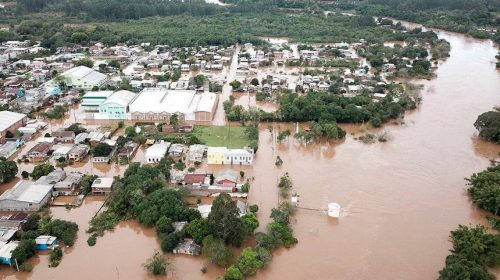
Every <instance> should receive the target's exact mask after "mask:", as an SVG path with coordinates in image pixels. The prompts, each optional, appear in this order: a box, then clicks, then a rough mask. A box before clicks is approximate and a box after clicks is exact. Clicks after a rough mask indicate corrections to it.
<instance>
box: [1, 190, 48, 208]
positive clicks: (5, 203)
mask: <svg viewBox="0 0 500 280" xmlns="http://www.w3.org/2000/svg"><path fill="white" fill-rule="evenodd" d="M50 195H51V192H48V193H47V194H46V195H45V197H44V198H43V200H42V201H41V202H40V203H28V202H24V201H17V200H12V199H8V200H7V199H6V200H0V211H38V210H40V208H42V207H43V206H44V205H46V204H47V203H48V201H49V199H50Z"/></svg>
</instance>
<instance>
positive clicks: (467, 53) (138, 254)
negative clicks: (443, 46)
mask: <svg viewBox="0 0 500 280" xmlns="http://www.w3.org/2000/svg"><path fill="white" fill-rule="evenodd" d="M439 34H440V37H442V38H444V39H446V40H448V41H449V42H450V43H451V46H452V49H451V54H450V55H451V57H450V58H449V59H448V60H447V61H446V62H443V63H440V65H439V68H438V70H437V72H436V74H437V78H435V79H433V80H431V81H422V82H421V83H423V84H424V89H423V91H422V98H423V102H422V104H421V105H420V107H419V108H418V109H417V110H416V111H414V112H411V113H409V114H407V115H406V117H405V119H404V124H403V125H399V126H395V125H388V126H387V127H386V128H385V129H386V130H387V131H388V132H389V133H390V135H391V138H392V140H391V141H389V142H386V143H374V144H364V143H362V142H360V141H358V140H355V139H354V138H355V137H357V136H359V135H361V134H360V133H359V132H358V131H357V129H356V126H352V125H349V126H345V128H346V129H347V130H348V131H349V132H351V133H354V135H352V134H351V133H348V135H347V138H346V139H345V140H342V141H338V142H334V143H320V144H311V145H303V144H300V143H299V142H297V141H295V140H294V139H293V138H292V137H291V138H290V139H289V140H288V141H284V142H283V143H281V144H277V143H276V141H275V140H274V139H273V137H272V134H271V133H270V132H269V131H268V130H267V126H268V124H261V130H260V140H259V141H260V143H259V150H258V154H257V157H256V159H255V161H254V165H253V167H243V168H241V169H242V170H244V171H245V173H246V174H247V176H250V177H254V178H255V180H254V181H253V183H252V187H251V189H250V193H249V203H250V204H258V205H259V209H260V210H259V214H258V216H259V220H260V222H261V227H260V229H261V230H264V228H265V224H266V223H267V222H268V221H269V218H268V217H269V214H270V211H271V209H272V208H273V207H275V206H276V205H277V203H278V191H277V186H276V185H277V180H278V178H279V177H280V176H281V175H282V174H284V173H285V172H288V173H289V174H290V176H291V177H292V179H293V182H294V192H296V193H297V194H299V195H300V202H299V206H301V207H304V208H313V209H318V210H322V209H325V208H326V206H327V204H328V203H329V202H337V203H339V204H340V205H342V215H341V218H339V219H332V218H328V217H327V216H326V214H325V213H324V212H322V211H311V210H303V209H298V210H297V212H296V214H295V216H294V222H293V229H294V232H295V234H296V236H297V238H298V239H299V243H298V244H297V245H296V246H294V247H292V248H291V249H289V250H286V249H281V250H278V251H277V252H276V253H275V254H274V258H273V262H272V264H271V265H270V266H269V267H267V268H265V269H263V270H262V271H260V272H259V273H258V274H257V276H256V277H255V278H256V279H436V278H437V276H438V271H439V270H440V269H441V268H442V267H443V265H444V260H445V257H446V255H448V251H449V249H450V248H451V244H450V243H449V242H448V235H449V232H450V231H451V230H453V229H455V228H456V227H457V225H458V224H469V223H472V224H477V223H483V224H486V220H485V219H484V217H485V213H484V212H483V211H480V210H478V209H477V208H476V207H475V206H473V205H472V204H471V203H470V201H469V199H468V196H467V193H466V191H465V190H466V185H465V181H464V179H463V178H464V177H468V176H469V175H471V174H472V173H473V172H477V171H480V170H481V169H483V168H485V167H486V166H488V165H489V161H490V160H492V159H498V158H499V152H500V148H499V146H495V145H494V144H490V143H486V142H484V141H482V140H480V139H478V138H477V137H476V134H477V133H476V130H475V129H474V127H473V123H474V121H475V119H476V117H477V115H479V114H480V113H482V112H485V111H487V110H489V109H491V108H492V107H494V106H498V105H500V73H499V72H498V71H497V70H495V65H494V57H495V55H496V54H497V49H496V48H495V47H494V46H493V44H492V43H491V42H489V41H481V40H476V39H472V38H469V37H465V36H462V35H457V34H454V33H448V32H440V33H439ZM235 60H236V59H234V58H233V64H234V63H235V62H234V61H235ZM233 66H234V65H233ZM234 70H235V67H231V69H230V71H229V73H228V74H227V75H228V79H227V80H228V81H231V80H232V79H233V78H234V76H235V72H234ZM231 77H233V78H231ZM229 95H230V86H229V85H228V84H226V85H224V89H223V93H222V96H221V98H220V104H219V108H218V111H217V114H216V116H215V119H214V124H216V125H223V124H225V118H224V112H223V108H222V102H223V101H224V100H227V99H228V98H229ZM239 99H241V101H239V102H240V103H238V101H237V104H244V103H245V102H244V101H245V100H247V104H248V106H255V104H257V103H256V101H255V96H250V98H249V96H248V95H247V94H244V95H243V96H241V97H240V98H239ZM262 106H266V105H262ZM267 106H270V107H269V110H270V111H271V110H272V109H273V108H272V105H267ZM71 118H73V115H72V116H71ZM75 118H78V117H75ZM73 121H74V120H73ZM70 122H71V121H70ZM272 125H273V127H274V129H273V130H274V132H276V131H278V130H280V129H284V128H285V127H287V126H290V124H272ZM291 126H292V127H293V125H291ZM292 130H293V129H292ZM275 134H276V133H275ZM30 144H31V143H30ZM27 148H29V147H25V149H24V151H27ZM278 155H279V156H280V157H281V158H282V159H283V161H284V164H283V165H282V166H281V167H276V166H275V165H274V162H275V159H276V156H278ZM143 158H144V151H143V149H140V150H139V151H138V153H137V154H136V156H135V158H134V161H142V160H143ZM221 168H222V167H220V166H207V167H205V166H203V167H202V169H204V170H206V171H208V172H216V171H218V170H220V169H221ZM32 169H33V165H31V164H21V166H20V172H21V171H22V170H27V171H31V170H32ZM65 169H66V170H73V169H78V170H79V171H81V172H84V173H93V174H96V175H107V176H111V175H118V174H123V172H124V170H125V167H124V166H119V165H115V164H113V165H107V164H92V163H75V165H73V166H68V167H66V168H65ZM236 169H238V170H239V169H240V167H237V168H236ZM11 185H12V184H11ZM11 185H4V186H2V191H4V190H5V189H6V188H8V187H10V186H11ZM102 203H103V198H99V197H97V198H95V197H90V198H89V197H88V198H86V200H85V201H84V203H83V205H82V206H81V207H79V208H75V209H72V210H67V209H65V208H64V207H52V208H51V211H52V213H53V216H54V217H55V218H61V219H66V220H71V221H75V222H76V223H78V225H79V227H80V229H79V233H78V239H77V241H76V244H75V246H74V247H73V248H66V249H65V254H64V257H63V259H62V261H61V264H60V265H59V267H57V268H48V255H47V254H38V255H37V256H35V257H34V258H33V259H32V263H33V264H34V269H33V271H32V272H31V273H15V272H14V270H13V269H10V268H7V267H4V268H3V269H2V270H1V271H0V277H1V278H2V279H67V278H68V276H69V277H70V278H71V279H148V278H153V277H151V276H149V275H147V274H146V272H145V271H144V269H143V267H142V264H143V263H144V262H145V261H146V259H147V258H148V257H150V256H151V255H152V254H153V252H154V250H160V246H159V241H158V239H157V236H156V233H155V231H154V229H151V228H144V227H141V226H140V225H139V224H138V223H136V222H133V221H128V222H123V223H121V224H119V226H117V227H116V229H115V230H114V231H113V232H107V233H106V234H105V235H104V237H101V238H98V240H97V244H96V245H95V246H94V247H89V246H88V245H87V242H86V240H87V234H86V233H85V231H86V229H87V228H88V221H89V220H90V219H91V218H92V217H93V215H94V214H95V213H96V211H97V210H98V209H99V208H100V207H101V205H102ZM173 262H174V265H175V273H174V274H173V275H170V278H172V279H215V278H216V277H217V276H219V275H221V274H222V272H223V271H222V270H221V269H216V268H215V267H213V266H209V267H208V272H207V273H206V274H202V273H201V271H200V269H201V268H202V267H203V266H205V265H206V264H205V261H204V259H203V258H201V257H198V258H195V257H186V256H182V257H177V256H176V257H173ZM497 276H498V275H497Z"/></svg>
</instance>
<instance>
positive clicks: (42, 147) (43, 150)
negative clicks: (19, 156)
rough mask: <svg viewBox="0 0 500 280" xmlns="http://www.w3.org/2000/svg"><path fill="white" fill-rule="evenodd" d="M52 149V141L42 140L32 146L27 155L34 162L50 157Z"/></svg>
mask: <svg viewBox="0 0 500 280" xmlns="http://www.w3.org/2000/svg"><path fill="white" fill-rule="evenodd" d="M51 149H52V143H46V142H41V143H38V144H36V145H35V146H34V147H33V148H31V149H30V150H29V151H28V153H27V154H26V156H27V157H28V158H29V160H30V161H32V162H40V161H44V160H46V159H47V158H48V157H49V153H50V150H51Z"/></svg>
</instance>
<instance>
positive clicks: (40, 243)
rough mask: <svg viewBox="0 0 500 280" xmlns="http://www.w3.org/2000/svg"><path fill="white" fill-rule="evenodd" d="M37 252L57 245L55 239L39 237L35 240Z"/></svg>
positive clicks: (46, 236) (44, 236) (47, 236)
mask: <svg viewBox="0 0 500 280" xmlns="http://www.w3.org/2000/svg"><path fill="white" fill-rule="evenodd" d="M35 242H36V249H37V250H49V249H52V248H54V247H55V246H56V245H57V238H56V237H55V236H50V235H40V236H38V237H37V238H36V239H35Z"/></svg>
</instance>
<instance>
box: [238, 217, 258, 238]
mask: <svg viewBox="0 0 500 280" xmlns="http://www.w3.org/2000/svg"><path fill="white" fill-rule="evenodd" d="M241 220H242V221H243V224H244V226H245V231H246V233H247V235H250V234H252V233H253V232H254V231H255V230H256V229H257V228H258V227H259V220H258V219H257V216H255V214H253V213H252V214H246V215H244V216H243V217H241Z"/></svg>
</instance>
